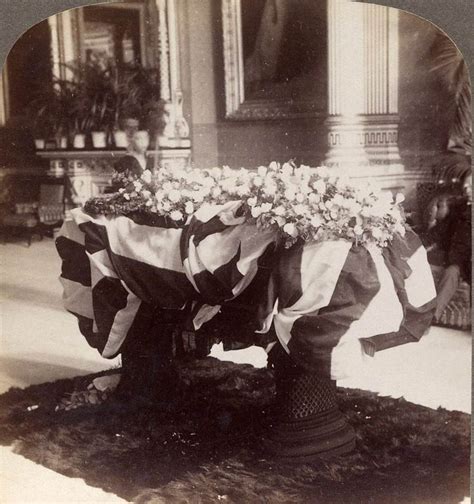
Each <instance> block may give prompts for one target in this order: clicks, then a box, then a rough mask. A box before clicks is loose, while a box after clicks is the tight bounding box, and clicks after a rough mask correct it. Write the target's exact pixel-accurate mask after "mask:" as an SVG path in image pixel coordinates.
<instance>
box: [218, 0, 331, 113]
mask: <svg viewBox="0 0 474 504" xmlns="http://www.w3.org/2000/svg"><path fill="white" fill-rule="evenodd" d="M222 26H223V49H224V73H225V95H226V118H228V119H280V118H294V117H305V116H318V115H324V114H325V113H326V103H327V90H326V82H327V41H326V38H327V20H326V0H292V1H291V2H289V1H288V0H222Z"/></svg>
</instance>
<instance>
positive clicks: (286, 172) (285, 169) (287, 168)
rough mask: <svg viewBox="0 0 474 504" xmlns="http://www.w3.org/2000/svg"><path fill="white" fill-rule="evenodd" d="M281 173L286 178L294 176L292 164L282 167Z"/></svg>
mask: <svg viewBox="0 0 474 504" xmlns="http://www.w3.org/2000/svg"><path fill="white" fill-rule="evenodd" d="M281 173H282V175H284V176H285V177H288V176H291V175H293V166H291V164H290V163H285V164H284V165H283V166H282V167H281Z"/></svg>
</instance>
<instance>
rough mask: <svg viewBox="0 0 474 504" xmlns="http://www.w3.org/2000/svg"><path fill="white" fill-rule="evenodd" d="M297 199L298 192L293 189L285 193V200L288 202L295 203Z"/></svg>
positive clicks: (290, 188)
mask: <svg viewBox="0 0 474 504" xmlns="http://www.w3.org/2000/svg"><path fill="white" fill-rule="evenodd" d="M295 197H296V191H295V189H294V188H293V187H289V188H288V189H287V190H286V191H285V198H286V199H287V200H288V201H293V200H294V199H295Z"/></svg>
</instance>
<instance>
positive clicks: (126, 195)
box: [123, 193, 130, 201]
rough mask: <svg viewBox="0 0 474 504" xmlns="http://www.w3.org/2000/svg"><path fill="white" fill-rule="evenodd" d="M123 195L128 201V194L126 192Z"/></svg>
mask: <svg viewBox="0 0 474 504" xmlns="http://www.w3.org/2000/svg"><path fill="white" fill-rule="evenodd" d="M123 197H124V198H125V199H126V200H127V201H130V194H128V193H123Z"/></svg>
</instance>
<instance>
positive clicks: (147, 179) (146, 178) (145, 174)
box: [140, 170, 152, 184]
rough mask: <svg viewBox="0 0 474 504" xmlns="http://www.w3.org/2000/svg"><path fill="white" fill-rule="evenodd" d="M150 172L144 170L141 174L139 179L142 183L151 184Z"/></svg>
mask: <svg viewBox="0 0 474 504" xmlns="http://www.w3.org/2000/svg"><path fill="white" fill-rule="evenodd" d="M151 177H152V175H151V171H150V170H145V171H144V172H143V173H142V174H141V177H140V178H141V179H142V180H143V182H145V183H146V184H151Z"/></svg>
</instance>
